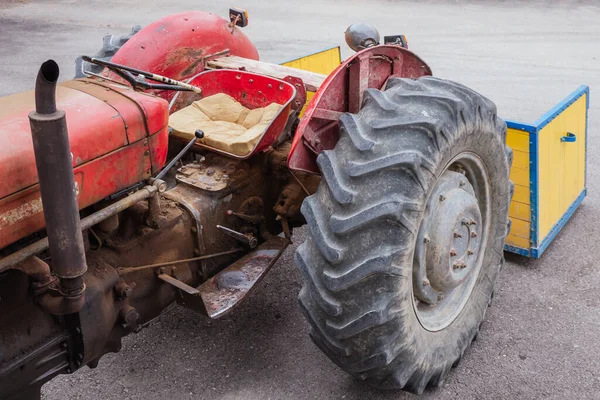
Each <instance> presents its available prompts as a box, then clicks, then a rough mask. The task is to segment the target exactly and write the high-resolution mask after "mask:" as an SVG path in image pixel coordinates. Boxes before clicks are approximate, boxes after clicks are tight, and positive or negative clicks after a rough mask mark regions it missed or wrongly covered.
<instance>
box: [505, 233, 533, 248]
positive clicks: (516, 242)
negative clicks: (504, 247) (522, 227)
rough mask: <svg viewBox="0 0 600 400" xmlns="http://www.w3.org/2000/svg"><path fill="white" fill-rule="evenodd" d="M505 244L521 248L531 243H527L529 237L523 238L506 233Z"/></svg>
mask: <svg viewBox="0 0 600 400" xmlns="http://www.w3.org/2000/svg"><path fill="white" fill-rule="evenodd" d="M506 244H508V245H511V246H515V247H520V248H522V249H529V248H530V247H531V245H530V244H529V239H525V238H522V237H519V236H515V235H508V236H507V237H506Z"/></svg>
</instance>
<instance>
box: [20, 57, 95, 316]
mask: <svg viewBox="0 0 600 400" xmlns="http://www.w3.org/2000/svg"><path fill="white" fill-rule="evenodd" d="M58 76H59V68H58V65H57V64H56V62H55V61H54V60H48V61H46V62H45V63H43V64H42V66H41V67H40V71H39V73H38V76H37V80H36V84H35V111H32V112H31V113H30V114H29V122H30V125H31V136H32V138H33V151H34V154H35V164H36V167H37V173H38V178H39V183H40V192H41V195H42V205H43V208H44V218H45V219H46V232H47V234H48V242H49V248H50V256H51V259H52V263H51V264H52V266H51V268H52V273H53V274H54V275H56V276H57V277H58V279H59V284H58V294H56V291H54V292H55V293H54V295H52V291H50V292H48V294H47V295H45V296H44V297H46V296H48V295H50V296H51V297H52V298H46V299H43V300H42V299H40V300H42V301H40V303H41V304H42V306H44V305H46V307H48V308H49V310H48V311H49V312H51V313H52V314H55V315H64V314H71V313H75V312H78V311H79V310H80V309H81V307H82V306H83V303H84V293H85V283H84V281H83V277H82V276H83V274H85V272H86V271H87V264H86V260H85V250H84V245H83V236H82V233H81V221H80V219H79V207H78V204H77V193H76V192H77V189H76V187H75V178H74V175H73V166H72V159H73V155H72V154H71V150H70V146H69V135H68V132H67V120H66V117H65V112H64V111H62V110H57V109H56V82H57V81H58Z"/></svg>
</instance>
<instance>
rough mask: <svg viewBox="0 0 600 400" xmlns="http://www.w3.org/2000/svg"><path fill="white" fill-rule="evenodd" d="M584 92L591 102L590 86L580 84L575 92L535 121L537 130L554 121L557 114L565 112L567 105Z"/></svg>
mask: <svg viewBox="0 0 600 400" xmlns="http://www.w3.org/2000/svg"><path fill="white" fill-rule="evenodd" d="M584 94H587V95H588V96H587V101H588V102H589V99H590V88H589V86H586V85H581V86H579V88H577V90H575V91H574V92H573V93H571V94H570V95H568V96H567V98H566V99H564V100H563V101H561V102H560V103H558V104H557V105H556V106H554V107H553V108H552V109H551V110H550V111H548V112H547V113H546V114H544V115H542V116H541V117H540V118H539V119H538V120H537V121H535V123H534V125H535V126H536V128H537V130H538V131H539V130H540V129H542V128H543V127H544V126H546V125H548V123H549V122H550V121H552V120H553V119H554V118H556V116H557V115H558V114H560V113H561V112H563V111H564V110H565V109H566V108H567V107H569V106H570V105H571V104H573V103H574V102H575V101H577V99H579V98H580V97H581V96H583V95H584ZM588 108H589V103H588Z"/></svg>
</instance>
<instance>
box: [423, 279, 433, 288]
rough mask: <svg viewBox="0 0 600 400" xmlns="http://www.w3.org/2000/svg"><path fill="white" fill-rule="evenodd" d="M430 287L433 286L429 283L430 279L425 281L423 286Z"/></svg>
mask: <svg viewBox="0 0 600 400" xmlns="http://www.w3.org/2000/svg"><path fill="white" fill-rule="evenodd" d="M429 285H431V284H430V283H429V279H423V286H429Z"/></svg>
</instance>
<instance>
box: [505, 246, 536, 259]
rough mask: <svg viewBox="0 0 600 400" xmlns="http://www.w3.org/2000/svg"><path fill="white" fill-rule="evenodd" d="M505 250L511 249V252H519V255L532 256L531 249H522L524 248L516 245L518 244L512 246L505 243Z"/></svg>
mask: <svg viewBox="0 0 600 400" xmlns="http://www.w3.org/2000/svg"><path fill="white" fill-rule="evenodd" d="M504 250H505V251H509V252H511V253H515V254H518V255H520V256H525V257H529V256H530V254H529V250H527V249H522V248H520V247H516V246H511V245H509V244H505V245H504Z"/></svg>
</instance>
